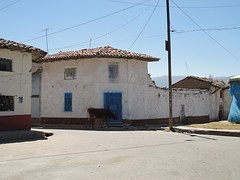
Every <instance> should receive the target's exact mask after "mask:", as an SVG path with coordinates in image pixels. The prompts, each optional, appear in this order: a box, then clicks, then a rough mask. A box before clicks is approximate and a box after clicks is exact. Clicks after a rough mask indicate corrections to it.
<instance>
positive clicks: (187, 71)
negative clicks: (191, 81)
mask: <svg viewBox="0 0 240 180" xmlns="http://www.w3.org/2000/svg"><path fill="white" fill-rule="evenodd" d="M185 65H186V70H187V76H189V72H188V65H187V63H185Z"/></svg>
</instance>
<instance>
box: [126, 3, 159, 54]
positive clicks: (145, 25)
mask: <svg viewBox="0 0 240 180" xmlns="http://www.w3.org/2000/svg"><path fill="white" fill-rule="evenodd" d="M159 1H160V0H158V2H157V4H156V5H155V7H154V9H153V11H152V13H151V14H150V16H149V18H148V20H147V22H146V23H145V24H144V26H143V28H142V30H141V31H140V33H139V34H138V36H137V37H136V39H135V40H134V41H133V43H132V44H131V46H130V47H129V48H128V50H130V49H131V47H132V46H133V45H134V44H135V42H136V41H137V40H138V38H139V37H140V36H141V34H142V33H143V31H144V29H145V28H146V27H147V25H148V23H149V21H150V20H151V18H152V16H153V14H154V12H155V10H156V9H157V6H158V4H159Z"/></svg>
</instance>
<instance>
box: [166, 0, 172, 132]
mask: <svg viewBox="0 0 240 180" xmlns="http://www.w3.org/2000/svg"><path fill="white" fill-rule="evenodd" d="M166 8H167V41H166V50H167V51H168V89H169V129H170V130H171V131H172V130H173V117H172V114H173V110H172V65H171V29H170V10H169V0H166Z"/></svg>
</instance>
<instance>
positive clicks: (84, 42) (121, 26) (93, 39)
mask: <svg viewBox="0 0 240 180" xmlns="http://www.w3.org/2000/svg"><path fill="white" fill-rule="evenodd" d="M149 8H150V7H149ZM149 8H147V9H145V10H144V11H143V12H141V13H140V14H138V15H137V16H135V17H133V18H132V19H130V20H129V21H127V22H126V23H124V24H122V25H120V26H118V27H116V28H115V29H113V30H111V31H109V32H107V33H104V34H103V35H100V36H98V37H95V38H91V44H92V41H95V40H98V39H100V38H103V37H105V36H108V35H110V34H112V33H114V32H116V31H118V30H119V29H122V28H123V27H125V26H127V25H128V24H130V23H131V22H133V21H134V20H136V19H137V18H138V17H140V16H141V15H142V14H144V13H145V12H146V11H147V10H148V9H149ZM86 43H89V41H83V42H81V43H78V44H73V45H69V46H63V47H58V48H53V49H50V50H57V49H65V48H70V47H74V46H79V45H84V44H86Z"/></svg>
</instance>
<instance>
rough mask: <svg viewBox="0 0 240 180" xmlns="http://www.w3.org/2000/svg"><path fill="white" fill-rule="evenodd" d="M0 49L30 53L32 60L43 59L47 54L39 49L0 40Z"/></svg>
mask: <svg viewBox="0 0 240 180" xmlns="http://www.w3.org/2000/svg"><path fill="white" fill-rule="evenodd" d="M0 49H9V50H12V51H14V50H16V51H21V52H29V53H32V55H33V59H40V58H43V57H44V56H45V55H46V54H47V53H46V52H45V51H43V50H41V49H39V48H35V47H33V46H28V45H25V44H22V43H17V42H15V41H10V40H6V39H2V38H0Z"/></svg>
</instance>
